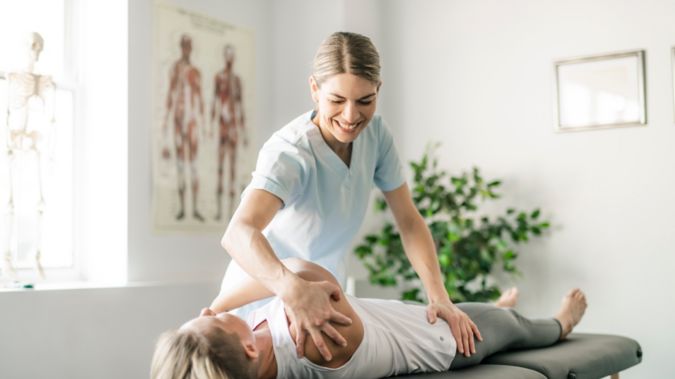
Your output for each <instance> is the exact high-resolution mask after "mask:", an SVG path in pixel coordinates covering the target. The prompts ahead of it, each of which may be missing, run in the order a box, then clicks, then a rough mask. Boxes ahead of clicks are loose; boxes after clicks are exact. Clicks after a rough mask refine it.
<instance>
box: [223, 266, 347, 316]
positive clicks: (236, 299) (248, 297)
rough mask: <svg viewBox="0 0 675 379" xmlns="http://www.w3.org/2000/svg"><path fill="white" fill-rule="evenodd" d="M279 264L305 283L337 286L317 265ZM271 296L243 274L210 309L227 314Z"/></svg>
mask: <svg viewBox="0 0 675 379" xmlns="http://www.w3.org/2000/svg"><path fill="white" fill-rule="evenodd" d="M281 262H282V263H283V264H284V266H286V267H287V268H288V269H289V270H290V271H292V272H294V273H296V274H298V276H300V277H301V278H303V279H305V280H307V281H312V282H320V281H328V282H331V283H334V284H336V285H338V286H339V284H338V282H337V280H336V279H335V277H334V276H333V275H332V274H331V273H330V272H329V271H328V270H326V269H324V268H323V267H321V266H319V265H317V264H314V263H311V262H307V261H305V260H302V259H298V258H287V259H282V260H281ZM273 295H274V293H272V291H270V290H268V289H267V287H265V286H263V285H262V283H260V282H259V281H257V280H255V279H254V278H253V277H251V276H250V275H248V274H245V275H242V278H241V280H240V281H239V282H237V283H231V284H229V285H228V287H227V288H224V287H223V288H221V289H220V293H219V294H218V296H217V297H216V298H215V299H214V300H213V302H212V303H211V306H210V308H211V310H213V311H214V312H216V313H218V312H227V311H230V310H232V309H235V308H238V307H241V306H243V305H246V304H249V303H252V302H254V301H256V300H261V299H264V298H267V297H270V296H273Z"/></svg>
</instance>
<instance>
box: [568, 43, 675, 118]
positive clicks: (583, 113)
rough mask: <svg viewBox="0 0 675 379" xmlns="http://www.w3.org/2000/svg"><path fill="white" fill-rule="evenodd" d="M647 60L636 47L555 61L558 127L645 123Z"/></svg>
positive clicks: (642, 52)
mask: <svg viewBox="0 0 675 379" xmlns="http://www.w3.org/2000/svg"><path fill="white" fill-rule="evenodd" d="M674 51H675V50H674ZM644 60H645V53H644V50H636V51H627V52H620V53H613V54H605V55H594V56H587V57H580V58H572V59H566V60H561V61H558V62H555V80H556V101H557V104H556V110H557V122H556V124H557V125H556V127H557V130H559V131H577V130H593V129H603V128H614V127H624V126H641V125H646V124H647V112H646V106H645V72H644V67H645V64H644Z"/></svg>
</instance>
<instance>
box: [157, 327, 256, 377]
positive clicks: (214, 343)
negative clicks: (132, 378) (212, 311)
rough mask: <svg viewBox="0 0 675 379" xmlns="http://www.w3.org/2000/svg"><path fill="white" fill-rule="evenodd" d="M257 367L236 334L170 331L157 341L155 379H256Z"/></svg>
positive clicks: (214, 330)
mask: <svg viewBox="0 0 675 379" xmlns="http://www.w3.org/2000/svg"><path fill="white" fill-rule="evenodd" d="M255 370H256V369H255V365H254V364H253V362H252V361H251V360H249V359H248V358H247V357H246V354H245V353H244V348H243V346H242V345H241V342H240V341H239V338H238V337H237V335H236V334H234V333H232V334H229V333H225V332H224V331H223V330H222V329H218V328H214V329H212V330H211V331H209V332H208V333H200V332H197V331H194V330H190V329H187V330H169V331H167V332H164V333H163V334H162V335H161V336H160V337H159V341H157V345H156V347H155V354H154V356H153V357H152V368H151V371H150V377H151V378H152V379H239V378H244V379H253V378H255V376H256V375H255V374H256V372H255Z"/></svg>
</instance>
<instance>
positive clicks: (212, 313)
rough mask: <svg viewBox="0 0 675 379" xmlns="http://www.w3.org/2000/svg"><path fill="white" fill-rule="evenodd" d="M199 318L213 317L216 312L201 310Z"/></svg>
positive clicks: (207, 309) (206, 309)
mask: <svg viewBox="0 0 675 379" xmlns="http://www.w3.org/2000/svg"><path fill="white" fill-rule="evenodd" d="M199 315H200V316H215V315H216V312H214V311H212V310H211V309H210V308H202V311H201V312H199Z"/></svg>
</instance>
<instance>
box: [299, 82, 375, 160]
mask: <svg viewBox="0 0 675 379" xmlns="http://www.w3.org/2000/svg"><path fill="white" fill-rule="evenodd" d="M309 82H310V88H311V91H312V98H313V99H314V102H315V104H316V105H317V116H316V118H315V119H314V120H313V121H314V123H315V124H317V125H318V126H319V127H320V128H321V134H322V135H323V137H324V139H326V142H328V144H329V145H330V146H331V147H333V148H335V146H337V147H346V146H348V145H349V143H351V142H353V141H354V140H355V139H356V137H358V136H359V134H360V133H361V132H362V131H363V129H365V128H366V126H367V125H368V123H369V122H370V120H371V119H372V118H373V115H374V114H375V109H376V102H377V94H378V90H379V84H376V83H373V82H371V81H369V80H367V79H364V78H362V77H360V76H357V75H354V74H349V73H345V74H337V75H333V76H331V77H329V78H327V79H326V80H324V81H323V82H322V83H321V84H319V83H317V82H316V80H315V79H314V77H310V79H309Z"/></svg>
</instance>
